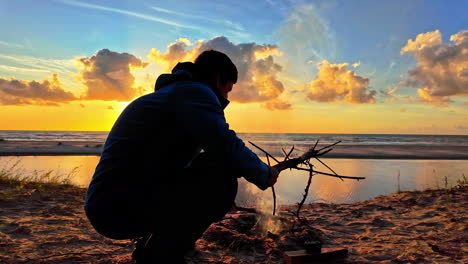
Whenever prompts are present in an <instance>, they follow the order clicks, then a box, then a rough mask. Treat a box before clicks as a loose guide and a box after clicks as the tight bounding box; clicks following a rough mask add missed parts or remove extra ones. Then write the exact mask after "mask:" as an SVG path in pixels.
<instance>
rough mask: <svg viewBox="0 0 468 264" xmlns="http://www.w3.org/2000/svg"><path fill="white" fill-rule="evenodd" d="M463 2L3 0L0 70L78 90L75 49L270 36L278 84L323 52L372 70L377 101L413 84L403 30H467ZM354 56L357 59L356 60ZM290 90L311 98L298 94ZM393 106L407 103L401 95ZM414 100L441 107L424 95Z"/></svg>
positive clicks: (294, 81)
mask: <svg viewBox="0 0 468 264" xmlns="http://www.w3.org/2000/svg"><path fill="white" fill-rule="evenodd" d="M467 11H468V1H465V0H459V1H437V0H433V1H429V0H412V1H404V0H395V1H383V0H382V1H376V0H356V1H345V0H329V1H325V0H322V1H300V0H284V1H279V0H259V1H251V0H250V1H244V0H240V1H239V0H228V1H208V0H184V1H169V0H160V1H151V0H146V1H112V0H44V1H33V0H29V1H28V0H0V23H1V24H2V25H4V26H3V27H0V77H2V78H10V77H13V78H15V79H18V80H24V81H31V80H41V79H44V78H50V75H51V73H58V74H59V78H60V80H62V82H63V83H64V84H65V86H66V87H65V88H69V89H71V90H72V91H78V90H79V89H81V88H80V87H82V84H80V83H79V82H76V78H75V76H73V74H77V72H78V70H77V69H76V65H74V63H73V60H74V59H75V58H78V57H90V56H92V55H93V54H96V52H98V51H99V50H102V49H109V50H111V51H115V52H118V53H123V52H128V53H130V54H133V55H135V56H136V57H138V58H142V60H144V61H148V58H147V55H148V52H149V51H150V49H152V48H155V49H157V50H159V51H160V52H162V53H163V52H165V51H166V48H167V46H168V45H170V44H171V43H174V42H176V41H177V40H178V39H180V38H186V39H188V40H190V41H191V42H192V43H195V42H196V41H198V40H204V41H208V40H210V39H212V38H214V37H216V36H225V37H227V39H228V40H229V41H231V42H233V43H235V44H236V45H237V44H240V43H256V44H257V45H264V44H269V45H276V46H277V47H278V49H279V52H280V55H281V56H280V55H278V54H277V55H278V56H277V57H275V62H276V63H278V64H279V65H281V66H282V70H281V73H280V74H279V76H278V77H277V78H280V79H278V80H280V81H282V82H283V85H284V86H285V87H286V88H285V91H284V94H287V92H288V91H289V90H290V91H295V90H301V89H302V88H301V87H304V86H306V85H307V83H308V82H310V81H312V80H313V79H314V78H316V76H317V74H318V72H319V66H320V62H322V61H324V60H326V61H328V62H329V63H331V64H336V65H339V64H342V63H348V64H349V65H348V66H347V70H352V71H353V73H354V74H356V75H357V76H360V77H362V78H368V79H369V80H370V84H369V86H368V88H369V89H373V90H375V91H377V92H378V93H377V94H376V99H377V100H376V102H377V103H378V102H382V101H383V100H384V98H382V97H380V93H379V92H380V91H382V92H385V91H388V90H391V89H392V88H393V87H396V86H398V92H399V94H400V95H401V96H407V97H408V96H412V97H413V98H414V99H415V100H416V99H417V98H418V94H417V89H416V88H418V87H416V88H415V87H403V86H401V85H400V86H399V84H400V82H401V81H402V80H403V79H405V78H406V77H405V76H407V73H408V71H409V70H411V69H413V68H414V67H415V66H416V65H417V64H418V60H417V59H416V57H415V56H416V55H415V54H416V53H406V54H401V50H402V48H403V47H405V45H406V44H407V42H408V40H410V39H412V40H414V39H415V38H416V37H417V36H418V35H420V34H424V33H428V32H435V31H436V30H438V31H439V32H440V34H441V35H442V39H443V43H444V44H445V43H449V42H450V40H449V39H450V36H452V35H454V34H457V33H459V32H462V31H464V30H467V28H468V16H467V15H466V14H467V13H468V12H467ZM447 45H448V44H447ZM354 63H359V66H356V67H352V66H351V65H352V64H354ZM47 65H49V66H50V69H47ZM356 65H357V64H356ZM149 69H151V70H153V71H156V70H157V69H161V67H159V68H157V67H156V68H154V67H153V68H151V67H149V68H148V69H147V70H148V72H149V71H150V70H149ZM157 74H159V73H157V72H154V74H152V75H151V77H154V78H155V77H156V76H157ZM275 78H276V77H275ZM281 78H284V80H283V79H281ZM137 79H138V78H137ZM286 79H289V81H288V80H286ZM462 81H463V80H462ZM293 85H296V86H297V87H291V86H293ZM428 91H429V93H431V92H434V91H432V90H428ZM434 94H436V93H435V92H434ZM434 94H431V95H434ZM309 98H310V96H309ZM447 98H448V97H444V98H443V99H444V100H446V101H447V100H448V99H447ZM289 99H290V100H289V101H290V102H293V103H295V104H303V105H304V106H305V105H306V104H310V102H307V101H304V100H303V98H299V97H296V98H295V97H294V96H292V97H291V98H289ZM449 99H450V100H449V101H450V102H455V106H454V107H455V108H456V107H458V108H456V109H461V110H462V111H463V110H464V109H465V108H466V106H465V104H464V102H466V101H468V100H467V98H466V93H465V92H464V91H462V92H460V91H459V92H458V93H457V94H455V95H452V94H451V95H450V98H449ZM301 100H302V101H301ZM312 103H313V104H317V102H312ZM397 103H398V102H397ZM319 104H320V106H322V107H325V105H324V103H323V102H319ZM449 106H450V105H449ZM0 107H1V105H0ZM346 107H350V106H346ZM395 107H398V108H400V109H403V108H405V109H406V108H408V107H407V106H403V105H402V103H401V102H400V105H398V106H395ZM414 107H415V109H419V110H415V111H427V110H420V109H423V108H424V107H427V109H433V111H442V110H441V109H442V108H437V107H436V108H434V107H433V106H431V105H430V104H429V105H425V104H420V105H414ZM452 107H453V104H452ZM347 109H348V108H347ZM349 109H350V108H349ZM445 110H446V108H445ZM445 110H443V111H445ZM452 110H453V109H452ZM405 111H406V110H405ZM456 122H458V123H459V122H460V119H457V121H456ZM454 126H455V125H454Z"/></svg>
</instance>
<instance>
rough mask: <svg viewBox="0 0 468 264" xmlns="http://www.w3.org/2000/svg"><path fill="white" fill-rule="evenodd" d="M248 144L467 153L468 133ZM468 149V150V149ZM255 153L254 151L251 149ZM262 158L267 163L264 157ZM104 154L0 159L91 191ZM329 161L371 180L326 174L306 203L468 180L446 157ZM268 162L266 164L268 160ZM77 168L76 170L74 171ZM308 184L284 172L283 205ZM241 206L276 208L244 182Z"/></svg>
mask: <svg viewBox="0 0 468 264" xmlns="http://www.w3.org/2000/svg"><path fill="white" fill-rule="evenodd" d="M238 136H239V137H240V138H241V139H243V140H244V142H246V144H247V145H248V146H249V147H250V145H249V144H248V143H247V141H252V142H255V143H256V144H257V145H259V146H261V147H262V148H264V149H265V150H267V151H269V152H270V153H271V154H273V155H274V156H276V157H278V158H281V157H283V153H282V150H281V148H284V149H285V150H286V151H287V150H289V148H290V147H291V146H293V145H294V146H295V148H296V149H297V150H298V151H299V150H305V149H307V148H308V147H310V146H311V145H312V144H315V142H316V140H318V139H319V140H320V143H321V144H331V143H334V142H336V141H342V142H341V143H340V145H342V146H356V145H359V146H369V147H370V149H373V147H375V148H377V149H379V148H381V147H382V146H393V147H394V148H396V149H402V150H404V149H407V148H409V147H410V146H411V147H414V146H425V147H428V148H430V149H432V148H433V149H438V148H442V147H444V148H443V150H444V151H449V150H450V147H457V148H458V149H462V150H464V149H467V150H468V136H467V135H386V134H299V133H298V134H274V133H238ZM106 137H107V132H79V131H0V139H4V140H6V141H54V142H55V141H57V142H61V141H73V142H96V143H101V144H102V143H103V142H104V141H105V139H106ZM465 147H466V148H465ZM0 148H1V145H0ZM251 148H252V149H253V150H255V149H254V148H253V147H251ZM256 152H257V154H258V155H259V156H260V157H261V158H262V159H263V160H265V157H264V155H262V154H261V152H259V151H257V150H256ZM98 161H99V156H73V155H69V156H22V157H14V156H4V157H0V170H1V169H5V168H9V167H10V166H12V164H14V163H16V162H19V164H20V166H18V167H19V168H20V169H21V170H23V172H22V174H27V173H37V172H47V171H54V174H56V175H67V174H70V172H71V171H73V173H72V177H71V181H72V183H74V184H76V185H79V186H83V187H86V186H87V185H88V184H89V181H90V179H91V177H92V175H93V172H94V168H95V166H96V164H97V162H98ZM323 161H324V162H326V163H327V164H328V165H330V166H331V167H332V168H333V169H334V170H335V171H336V172H337V173H338V174H341V175H346V176H361V177H366V179H365V180H361V181H355V180H345V181H341V180H340V179H337V178H332V177H328V176H323V175H316V176H314V177H313V181H312V185H311V191H310V195H309V198H308V199H307V202H326V203H352V202H357V201H362V200H366V199H371V198H373V197H376V196H378V195H385V194H390V193H393V192H396V191H398V190H402V191H404V190H424V189H428V188H444V187H450V186H454V185H456V184H457V181H459V180H460V179H461V178H463V177H468V160H467V159H464V158H463V159H459V160H449V159H447V160H444V159H437V160H434V159H372V158H366V159H356V158H346V157H345V158H340V159H335V158H327V157H324V159H323ZM265 162H266V160H265ZM314 165H316V166H317V170H320V171H327V168H325V167H324V166H323V165H321V164H320V163H318V162H315V163H314ZM75 168H77V169H75ZM306 182H307V172H303V171H295V170H292V171H289V170H287V171H284V172H282V173H281V175H280V178H279V180H278V183H277V184H276V190H277V196H278V200H279V203H280V204H292V203H296V202H298V201H299V200H300V199H301V197H302V193H303V192H304V188H305V186H306ZM239 183H240V184H239V192H238V197H237V203H238V204H240V205H246V206H252V205H257V206H258V205H264V206H271V192H270V191H265V192H262V191H260V190H259V189H257V188H256V187H255V186H253V185H252V184H249V183H248V182H246V181H245V180H243V179H240V181H239Z"/></svg>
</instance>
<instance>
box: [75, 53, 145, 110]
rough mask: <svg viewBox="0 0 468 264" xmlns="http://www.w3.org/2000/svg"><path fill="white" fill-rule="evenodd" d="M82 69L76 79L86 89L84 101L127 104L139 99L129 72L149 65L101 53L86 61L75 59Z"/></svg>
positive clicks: (131, 56) (122, 55) (139, 89)
mask: <svg viewBox="0 0 468 264" xmlns="http://www.w3.org/2000/svg"><path fill="white" fill-rule="evenodd" d="M76 61H77V63H78V64H79V66H80V67H81V70H80V73H79V76H78V79H79V80H80V81H81V82H82V83H83V84H84V85H85V86H86V87H87V90H86V93H85V95H84V99H88V100H105V101H112V100H114V101H130V100H132V99H133V98H135V96H138V95H139V92H140V91H141V89H142V88H141V87H134V86H135V77H134V76H133V75H132V73H131V71H130V70H131V69H134V68H145V67H147V66H148V63H146V62H143V61H142V60H141V59H139V58H137V57H135V56H134V55H132V54H128V53H118V52H114V51H110V50H108V49H102V50H100V51H98V52H97V53H96V54H95V55H93V56H91V57H88V58H79V59H76Z"/></svg>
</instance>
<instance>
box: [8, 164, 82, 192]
mask: <svg viewBox="0 0 468 264" xmlns="http://www.w3.org/2000/svg"><path fill="white" fill-rule="evenodd" d="M78 170H79V167H75V168H73V169H72V170H71V171H70V172H68V173H59V172H58V171H54V170H34V171H32V172H27V171H26V170H25V169H24V168H23V167H22V166H21V159H18V160H17V161H15V162H13V164H11V165H8V164H7V165H5V166H3V167H1V168H0V182H3V183H8V184H15V185H17V187H16V188H17V189H18V188H19V189H22V188H24V186H25V185H26V184H28V183H37V184H39V185H41V184H52V185H59V184H66V185H70V184H71V179H72V178H73V177H74V176H75V175H76V173H77V172H78Z"/></svg>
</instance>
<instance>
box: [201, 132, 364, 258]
mask: <svg viewBox="0 0 468 264" xmlns="http://www.w3.org/2000/svg"><path fill="white" fill-rule="evenodd" d="M249 143H250V144H252V145H253V146H254V147H256V148H258V149H259V150H260V151H262V152H263V153H265V155H266V157H267V162H268V165H270V166H271V163H270V158H271V159H273V160H274V161H275V162H276V163H277V165H275V166H277V167H278V168H279V170H285V169H295V170H305V171H308V172H309V178H308V181H307V184H306V187H305V190H304V195H303V198H302V200H301V201H300V202H299V203H298V206H297V209H296V210H295V211H291V210H285V209H283V210H282V209H281V207H280V208H279V212H278V213H277V205H276V193H275V189H274V187H272V188H271V189H272V194H273V212H272V213H271V214H269V213H267V212H262V211H260V210H257V209H255V208H245V207H239V206H234V207H233V210H232V211H231V213H230V214H228V216H227V217H225V219H224V220H223V221H221V222H219V223H217V224H215V225H212V226H211V227H210V228H209V229H208V230H207V231H206V232H205V234H204V236H203V239H202V240H201V241H199V243H200V244H199V245H198V248H200V249H201V250H202V251H204V250H206V251H205V252H204V254H200V255H199V256H197V255H195V256H192V259H193V260H194V263H198V262H205V263H210V262H211V261H210V259H206V253H207V252H213V250H214V251H218V254H221V255H222V252H223V250H225V249H226V248H227V249H228V250H229V251H231V252H234V254H233V255H234V256H235V255H238V256H241V255H242V256H251V258H253V262H252V260H251V259H250V260H249V261H246V262H245V263H270V262H278V261H281V259H284V260H285V261H286V262H287V263H300V261H304V260H323V259H331V258H343V257H344V256H346V254H347V250H346V249H337V248H333V249H330V248H323V249H322V246H326V236H325V234H324V233H323V232H321V231H320V230H318V229H316V228H314V227H313V223H310V222H308V221H307V220H306V219H305V218H302V217H301V216H300V213H301V209H302V207H303V205H304V203H305V201H306V199H307V196H308V193H309V189H310V185H311V183H312V177H313V176H314V175H325V176H330V177H338V178H340V179H341V180H343V179H353V180H361V179H364V177H350V176H342V175H339V174H337V173H336V172H335V171H334V170H333V169H332V168H331V167H330V166H328V165H327V164H325V163H324V162H323V161H322V160H321V159H320V157H322V156H324V155H325V154H327V153H329V152H330V151H332V150H333V148H332V147H333V146H335V145H336V144H338V143H340V142H336V143H333V144H330V145H327V146H324V147H321V148H317V146H318V143H319V141H318V140H317V142H316V143H315V145H314V146H313V147H311V148H310V149H309V150H307V151H306V152H305V153H303V154H302V155H300V156H298V157H296V158H291V157H292V154H293V151H294V150H295V148H294V146H292V148H291V149H290V150H289V152H286V151H285V150H284V149H283V153H284V154H285V156H284V159H283V160H282V161H279V160H278V159H276V158H275V157H273V156H272V155H271V154H269V153H268V152H266V151H265V150H263V149H262V148H261V147H259V146H257V145H256V144H254V143H252V142H249ZM312 159H314V160H316V161H318V162H320V163H321V164H322V165H324V166H325V167H326V168H328V169H329V171H330V172H322V171H317V170H316V169H315V166H314V165H313V164H312V162H311V160H312ZM201 256H203V258H202V257H201ZM231 256H232V255H231ZM226 257H227V256H226ZM227 258H229V257H227ZM197 261H198V262H197ZM213 261H214V259H213ZM213 263H215V262H213ZM217 263H219V262H217ZM223 263H243V262H242V261H241V260H240V259H238V258H237V259H235V260H232V261H231V260H230V259H226V260H223Z"/></svg>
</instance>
